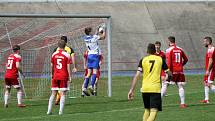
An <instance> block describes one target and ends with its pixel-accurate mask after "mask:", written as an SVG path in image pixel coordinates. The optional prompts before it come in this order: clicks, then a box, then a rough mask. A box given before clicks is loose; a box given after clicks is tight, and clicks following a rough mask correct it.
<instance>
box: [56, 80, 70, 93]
mask: <svg viewBox="0 0 215 121" xmlns="http://www.w3.org/2000/svg"><path fill="white" fill-rule="evenodd" d="M68 82H69V81H68V80H56V79H52V90H60V91H66V90H68Z"/></svg>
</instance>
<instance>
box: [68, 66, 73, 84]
mask: <svg viewBox="0 0 215 121" xmlns="http://www.w3.org/2000/svg"><path fill="white" fill-rule="evenodd" d="M67 70H68V74H69V82H70V83H71V82H72V77H71V70H70V64H67Z"/></svg>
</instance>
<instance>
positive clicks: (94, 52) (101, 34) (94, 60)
mask: <svg viewBox="0 0 215 121" xmlns="http://www.w3.org/2000/svg"><path fill="white" fill-rule="evenodd" d="M84 32H85V34H86V35H85V36H84V38H83V40H84V42H85V44H86V47H87V50H88V57H87V69H88V74H87V76H86V77H85V79H84V85H83V88H82V92H83V93H85V94H87V86H88V83H89V80H90V77H91V85H90V88H89V89H90V92H91V94H92V95H94V92H95V82H96V73H97V69H98V68H99V60H100V59H99V55H100V53H101V50H100V47H99V43H98V41H99V40H104V39H105V31H104V28H103V29H101V28H99V29H98V32H96V34H93V31H92V28H91V27H87V28H85V30H84Z"/></svg>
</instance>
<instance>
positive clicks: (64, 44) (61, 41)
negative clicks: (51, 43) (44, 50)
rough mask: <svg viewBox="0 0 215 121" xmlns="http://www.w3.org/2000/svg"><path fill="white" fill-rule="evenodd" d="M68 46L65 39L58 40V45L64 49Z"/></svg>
mask: <svg viewBox="0 0 215 121" xmlns="http://www.w3.org/2000/svg"><path fill="white" fill-rule="evenodd" d="M65 46H66V42H65V41H64V40H59V41H58V47H59V48H61V49H64V48H65Z"/></svg>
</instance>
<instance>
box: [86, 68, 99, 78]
mask: <svg viewBox="0 0 215 121" xmlns="http://www.w3.org/2000/svg"><path fill="white" fill-rule="evenodd" d="M92 73H93V72H91V74H92ZM87 74H88V69H85V73H84V76H87ZM100 74H101V73H100V69H98V70H97V72H96V78H98V79H99V78H100Z"/></svg>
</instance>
